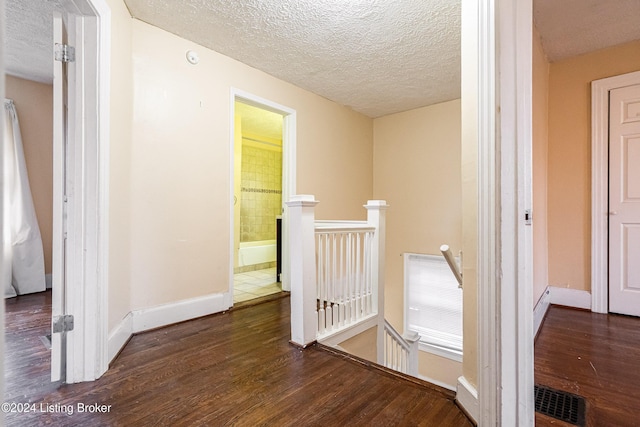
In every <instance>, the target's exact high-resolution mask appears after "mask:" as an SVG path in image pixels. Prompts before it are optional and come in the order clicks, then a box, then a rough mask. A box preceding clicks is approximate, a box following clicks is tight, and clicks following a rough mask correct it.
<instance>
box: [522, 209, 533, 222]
mask: <svg viewBox="0 0 640 427" xmlns="http://www.w3.org/2000/svg"><path fill="white" fill-rule="evenodd" d="M532 221H533V213H532V212H531V209H526V210H525V211H524V225H531V223H532Z"/></svg>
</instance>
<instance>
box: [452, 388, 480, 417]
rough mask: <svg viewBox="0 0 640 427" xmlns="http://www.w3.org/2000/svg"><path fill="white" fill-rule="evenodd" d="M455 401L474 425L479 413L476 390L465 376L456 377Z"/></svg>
mask: <svg viewBox="0 0 640 427" xmlns="http://www.w3.org/2000/svg"><path fill="white" fill-rule="evenodd" d="M456 401H457V402H458V404H459V405H460V406H461V407H462V409H463V410H464V411H465V412H466V413H467V415H468V416H469V417H471V419H472V420H473V422H474V423H476V425H477V424H478V418H479V415H480V405H479V404H478V391H477V390H476V388H475V387H474V386H472V385H471V383H470V382H469V381H467V379H466V378H465V377H459V378H458V387H457V390H456Z"/></svg>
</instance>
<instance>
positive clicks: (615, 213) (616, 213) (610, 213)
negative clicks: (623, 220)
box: [609, 211, 618, 215]
mask: <svg viewBox="0 0 640 427" xmlns="http://www.w3.org/2000/svg"><path fill="white" fill-rule="evenodd" d="M609 215H618V211H610V212H609Z"/></svg>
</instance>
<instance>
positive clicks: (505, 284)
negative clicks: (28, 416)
mask: <svg viewBox="0 0 640 427" xmlns="http://www.w3.org/2000/svg"><path fill="white" fill-rule="evenodd" d="M469 2H470V3H472V4H473V3H474V2H472V1H471V0H469ZM463 7H464V2H463ZM469 7H471V6H469ZM477 8H478V9H477V13H478V15H477V16H478V21H477V22H478V37H477V40H478V45H477V46H478V52H477V54H478V56H477V59H478V271H477V274H478V298H479V300H478V318H477V323H478V344H479V349H478V356H479V357H478V397H479V414H478V416H479V418H478V422H479V424H480V425H487V426H489V425H491V426H493V425H518V426H523V427H527V426H533V424H534V402H533V390H534V378H533V311H532V309H531V307H532V306H533V297H532V285H531V283H532V269H531V249H532V248H531V241H532V239H531V231H530V228H529V229H527V226H525V224H524V211H525V209H527V208H530V207H531V163H530V162H531V139H532V137H531V134H532V126H531V113H532V107H531V102H532V76H531V61H532V59H531V58H532V56H531V55H532V42H531V38H532V0H504V1H497V0H480V1H479V2H478V4H477ZM521 214H522V216H521Z"/></svg>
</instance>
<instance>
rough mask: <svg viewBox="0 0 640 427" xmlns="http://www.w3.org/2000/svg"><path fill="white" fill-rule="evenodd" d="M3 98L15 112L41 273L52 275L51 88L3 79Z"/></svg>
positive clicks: (23, 81)
mask: <svg viewBox="0 0 640 427" xmlns="http://www.w3.org/2000/svg"><path fill="white" fill-rule="evenodd" d="M5 84H6V97H7V98H10V99H13V100H14V102H15V105H16V111H17V112H18V121H19V122H20V133H21V134H22V145H23V147H24V158H25V162H26V164H27V174H28V175H29V186H30V187H31V196H32V197H33V205H34V207H35V210H36V216H37V218H38V226H39V227H40V234H41V235H42V246H43V249H44V271H45V273H46V274H50V273H51V250H52V243H51V233H52V228H53V216H52V215H53V184H52V183H53V86H51V85H49V84H45V83H38V82H34V81H31V80H25V79H21V78H18V77H13V76H9V75H7V76H6V83H5Z"/></svg>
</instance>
